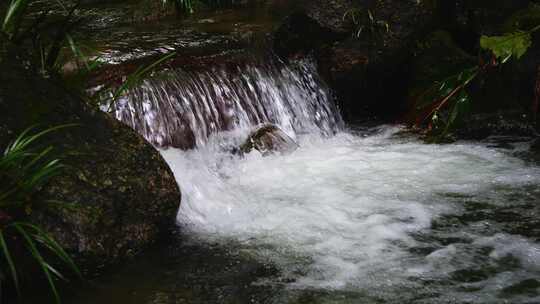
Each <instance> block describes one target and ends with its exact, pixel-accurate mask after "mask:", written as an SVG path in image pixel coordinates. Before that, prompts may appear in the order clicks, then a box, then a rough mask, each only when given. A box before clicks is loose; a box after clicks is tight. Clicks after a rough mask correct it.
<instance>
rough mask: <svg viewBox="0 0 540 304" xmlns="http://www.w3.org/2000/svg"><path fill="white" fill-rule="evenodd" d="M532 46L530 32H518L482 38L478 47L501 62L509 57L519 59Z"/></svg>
mask: <svg viewBox="0 0 540 304" xmlns="http://www.w3.org/2000/svg"><path fill="white" fill-rule="evenodd" d="M531 45H532V38H531V34H530V32H522V31H518V32H515V33H510V34H505V35H503V36H492V37H489V36H482V38H480V46H481V47H482V48H483V49H485V50H489V51H491V52H493V54H494V55H495V56H496V57H497V58H498V59H502V60H503V61H506V60H508V58H510V57H514V58H516V59H519V58H521V57H522V56H523V55H524V54H525V53H526V52H527V50H528V49H529V48H530V47H531Z"/></svg>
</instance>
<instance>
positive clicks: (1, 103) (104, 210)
mask: <svg viewBox="0 0 540 304" xmlns="http://www.w3.org/2000/svg"><path fill="white" fill-rule="evenodd" d="M0 39H1V37H0ZM0 69H1V73H0V82H1V83H2V86H0V149H3V148H4V147H6V145H7V144H8V142H9V141H11V140H13V139H14V138H15V137H16V136H17V135H18V134H20V132H21V131H22V130H24V129H27V128H28V127H29V126H32V125H38V126H39V127H40V128H43V129H45V128H49V127H52V126H58V125H63V124H66V123H73V124H76V126H75V127H70V128H66V129H63V130H61V131H57V132H54V133H52V134H50V135H48V136H47V138H46V142H44V144H46V145H47V146H49V145H50V146H52V147H54V151H55V152H56V153H57V155H58V156H59V157H61V158H62V162H63V164H65V165H66V169H65V170H64V171H63V173H62V174H61V175H59V176H57V177H55V178H53V179H52V180H51V182H50V183H49V184H48V185H47V186H46V187H45V188H44V189H43V190H42V193H41V194H42V197H43V199H50V200H54V201H60V202H65V203H66V204H68V205H69V206H70V207H71V208H69V209H47V210H37V209H35V208H34V209H35V210H34V211H33V212H32V214H31V216H32V218H33V221H34V222H35V223H37V224H39V225H41V226H42V227H44V228H45V229H46V230H47V231H49V232H50V233H51V234H52V235H53V236H54V237H55V239H56V240H58V241H59V243H60V244H61V245H62V246H63V247H65V248H66V249H67V250H68V251H69V252H70V253H72V254H73V255H74V256H75V257H76V258H78V260H79V261H91V263H87V264H86V263H84V262H81V263H82V264H81V267H82V268H84V269H89V270H90V271H92V270H95V267H96V266H98V265H101V264H107V263H111V262H116V261H119V260H121V259H123V258H125V257H127V256H130V255H132V254H134V253H136V252H139V251H140V250H142V249H143V248H145V247H146V246H147V245H149V244H151V243H152V242H154V241H156V240H157V239H158V238H160V237H161V236H162V235H164V234H166V233H167V232H168V231H169V229H170V228H172V227H174V226H175V221H176V214H177V211H178V207H179V205H180V190H179V187H178V184H177V183H176V181H175V178H174V176H173V173H172V172H171V170H170V168H169V167H168V165H167V164H166V162H165V161H164V159H163V158H162V157H161V155H160V154H159V152H158V151H156V149H154V148H153V147H152V146H151V145H150V144H148V143H147V142H146V141H145V140H144V139H143V138H142V137H141V136H139V135H138V134H137V133H136V132H135V131H133V130H132V129H130V128H129V127H127V126H125V125H123V124H122V123H120V122H119V121H117V120H116V119H114V118H113V117H111V116H109V115H108V114H105V113H103V112H101V111H99V110H98V109H96V108H93V107H91V106H89V105H88V104H86V103H85V101H84V100H83V98H81V97H80V95H78V94H75V93H74V92H70V91H68V90H66V89H65V88H64V87H63V85H62V82H61V81H58V80H57V79H55V77H48V78H44V77H42V76H40V74H39V73H38V72H37V71H35V70H33V69H32V68H31V67H30V66H29V65H28V63H27V62H26V61H25V59H24V52H21V51H20V50H18V49H17V48H16V47H14V46H11V45H10V44H9V43H8V42H6V41H0ZM44 140H45V139H44Z"/></svg>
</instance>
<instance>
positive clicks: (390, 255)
mask: <svg viewBox="0 0 540 304" xmlns="http://www.w3.org/2000/svg"><path fill="white" fill-rule="evenodd" d="M169 75H170V76H169V77H168V78H158V79H151V80H147V81H146V82H145V83H144V84H143V85H142V86H141V87H140V88H137V89H135V90H133V91H132V92H131V94H130V95H129V96H128V98H126V99H124V100H123V101H122V102H121V103H119V106H118V108H117V112H116V113H117V117H118V118H119V119H121V120H123V121H125V122H126V123H128V124H130V125H131V126H133V127H134V128H135V129H136V130H138V131H139V132H140V133H141V134H143V135H144V136H145V137H146V138H147V139H149V140H150V141H152V142H153V143H154V144H156V145H158V146H161V147H163V150H162V154H163V156H164V157H165V159H166V160H167V162H168V163H169V165H170V166H171V168H172V170H173V171H174V173H175V176H176V177H177V180H178V182H179V184H180V186H181V189H182V193H183V198H182V204H181V207H180V210H179V212H178V224H179V226H180V228H181V233H180V235H179V237H178V239H179V240H178V244H176V245H172V246H170V247H168V248H167V249H166V250H165V249H164V250H163V251H159V252H157V253H154V254H153V255H150V257H147V258H142V259H141V260H140V262H139V263H137V264H136V265H135V266H133V267H131V268H129V269H128V270H125V271H124V272H122V273H120V274H119V275H117V277H115V279H114V280H113V279H110V281H107V283H106V284H104V285H106V287H102V288H100V289H98V291H97V292H95V293H93V294H92V295H88V296H87V297H86V299H88V300H87V301H88V302H85V301H86V300H83V301H81V300H80V298H79V301H77V302H78V303H97V302H96V301H98V302H99V303H119V302H118V301H125V303H540V242H539V241H540V217H539V216H540V205H539V204H538V202H539V200H540V189H539V187H538V184H539V182H540V168H539V167H538V166H536V165H534V164H533V163H530V162H527V161H526V160H525V159H523V158H521V157H519V155H520V153H525V152H524V151H526V149H527V143H526V142H525V141H526V140H515V139H514V140H512V141H511V145H507V146H510V148H501V145H500V142H501V139H491V140H488V141H484V142H459V143H456V144H449V145H427V144H424V143H423V142H422V141H420V140H419V139H417V138H416V137H415V136H414V135H410V134H407V133H406V132H404V129H403V128H401V127H399V126H378V127H370V128H367V127H366V128H361V127H357V128H352V129H351V128H346V127H345V126H344V124H343V122H342V121H341V118H340V116H339V112H338V110H337V109H336V107H335V106H334V105H333V99H332V97H331V94H330V93H329V90H328V89H327V88H326V87H325V85H324V83H323V82H322V81H320V79H319V77H318V76H317V73H316V68H315V67H314V65H313V63H311V62H310V61H309V60H304V61H301V62H298V63H295V64H292V65H285V64H283V63H279V62H271V63H265V64H262V65H247V66H238V67H235V68H233V69H231V68H230V67H229V68H228V69H221V70H220V68H215V70H213V71H206V72H186V71H175V72H173V73H172V74H169ZM171 75H172V76H171ZM358 102H361V92H359V101H358ZM265 122H271V123H275V124H277V125H279V126H280V127H281V128H283V130H284V131H285V132H287V133H288V134H289V135H290V136H292V137H293V138H295V139H296V140H297V141H298V142H299V144H300V148H299V149H298V150H297V151H295V152H293V153H291V154H287V155H279V154H276V155H271V156H268V157H263V156H261V155H260V154H259V153H258V152H252V153H250V154H248V155H245V156H244V157H240V156H237V155H233V154H231V153H230V152H229V150H230V147H232V146H235V145H238V144H239V143H240V142H242V140H244V139H245V138H246V136H247V134H248V133H249V131H250V130H252V129H253V128H254V127H255V126H256V125H258V124H260V123H265ZM178 132H180V133H178ZM187 133H189V134H191V136H192V138H193V140H192V141H193V143H192V144H193V145H194V146H196V147H195V148H194V149H191V150H180V149H177V148H172V147H170V146H182V145H183V144H178V145H175V138H176V134H181V135H182V136H185V134H187ZM168 146H169V147H168ZM167 147H168V148H167ZM118 281H121V282H122V283H115V282H118ZM120 299H122V300H120ZM92 301H93V302H92ZM115 301H116V302H115Z"/></svg>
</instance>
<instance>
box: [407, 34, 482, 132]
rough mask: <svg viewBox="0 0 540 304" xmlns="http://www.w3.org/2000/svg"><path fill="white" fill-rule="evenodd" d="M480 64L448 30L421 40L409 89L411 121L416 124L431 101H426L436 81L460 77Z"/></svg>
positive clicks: (412, 64)
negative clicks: (461, 46)
mask: <svg viewBox="0 0 540 304" xmlns="http://www.w3.org/2000/svg"><path fill="white" fill-rule="evenodd" d="M476 64H477V58H476V57H474V56H472V55H470V54H468V53H467V52H465V51H464V50H463V49H461V48H460V47H459V46H458V45H457V43H456V42H455V41H454V39H453V38H452V35H451V34H450V33H449V32H447V31H435V32H433V33H431V34H429V35H427V37H426V38H425V39H423V40H420V41H419V42H418V43H417V45H416V47H415V50H414V55H413V57H412V59H411V69H410V77H409V84H408V88H407V100H408V114H407V119H406V120H407V121H411V122H416V121H417V119H418V118H420V119H421V118H422V117H417V116H419V115H425V113H422V112H423V111H419V109H422V108H423V107H425V106H426V105H425V104H423V103H425V102H427V101H426V100H422V97H423V96H424V95H425V94H426V92H427V91H428V90H429V89H430V88H432V87H433V84H434V82H435V81H440V80H443V79H446V78H447V77H449V76H450V75H456V74H458V73H460V72H461V71H463V70H464V69H467V68H470V67H473V66H475V65H476Z"/></svg>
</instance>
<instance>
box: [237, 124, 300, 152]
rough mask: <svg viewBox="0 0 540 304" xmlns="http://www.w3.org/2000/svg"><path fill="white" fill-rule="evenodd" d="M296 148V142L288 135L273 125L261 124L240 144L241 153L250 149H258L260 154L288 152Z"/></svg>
mask: <svg viewBox="0 0 540 304" xmlns="http://www.w3.org/2000/svg"><path fill="white" fill-rule="evenodd" d="M296 149H298V144H297V143H296V142H295V141H294V139H292V138H291V137H290V136H289V135H287V134H286V133H285V132H283V131H282V130H281V129H280V128H278V127H277V126H275V125H263V126H260V127H258V128H257V130H255V131H253V132H252V133H251V134H250V135H249V136H248V138H247V139H246V141H245V142H244V144H242V145H241V146H240V151H241V152H242V153H249V152H251V151H252V150H257V151H259V152H260V153H261V154H262V155H264V156H266V155H270V154H273V153H276V152H278V153H290V152H293V151H295V150H296Z"/></svg>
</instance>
